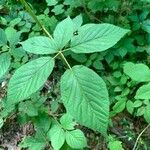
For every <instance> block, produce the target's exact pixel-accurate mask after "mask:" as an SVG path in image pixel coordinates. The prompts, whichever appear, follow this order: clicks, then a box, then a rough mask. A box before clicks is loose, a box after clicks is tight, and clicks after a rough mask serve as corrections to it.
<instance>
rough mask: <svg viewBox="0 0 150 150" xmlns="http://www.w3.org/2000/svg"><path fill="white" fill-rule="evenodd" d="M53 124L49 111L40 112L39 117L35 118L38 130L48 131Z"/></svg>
mask: <svg viewBox="0 0 150 150" xmlns="http://www.w3.org/2000/svg"><path fill="white" fill-rule="evenodd" d="M50 125H51V119H50V117H49V116H48V114H47V113H44V112H42V113H39V115H38V116H37V117H35V118H34V126H35V129H36V130H39V131H44V132H45V133H47V132H48V130H49V128H50Z"/></svg>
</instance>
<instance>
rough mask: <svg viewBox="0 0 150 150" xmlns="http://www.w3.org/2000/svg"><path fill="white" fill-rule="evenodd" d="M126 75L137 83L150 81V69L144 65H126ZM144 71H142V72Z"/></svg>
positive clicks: (130, 63) (128, 63)
mask: <svg viewBox="0 0 150 150" xmlns="http://www.w3.org/2000/svg"><path fill="white" fill-rule="evenodd" d="M123 69H124V73H125V74H127V75H128V76H129V77H130V78H131V79H132V80H134V81H137V82H146V81H150V69H149V68H148V67H147V66H146V65H144V64H134V63H132V62H127V63H125V65H124V68H123ZM141 70H142V71H141Z"/></svg>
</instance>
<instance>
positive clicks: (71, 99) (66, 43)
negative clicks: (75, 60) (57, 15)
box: [0, 4, 129, 150]
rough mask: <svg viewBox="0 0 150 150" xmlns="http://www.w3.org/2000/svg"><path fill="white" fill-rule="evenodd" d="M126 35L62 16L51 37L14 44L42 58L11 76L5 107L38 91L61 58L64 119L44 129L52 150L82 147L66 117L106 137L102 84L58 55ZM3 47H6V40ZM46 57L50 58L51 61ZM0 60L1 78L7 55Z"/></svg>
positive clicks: (100, 46) (101, 46)
mask: <svg viewBox="0 0 150 150" xmlns="http://www.w3.org/2000/svg"><path fill="white" fill-rule="evenodd" d="M26 5H27V4H26ZM45 31H46V30H45ZM128 32H129V30H127V29H123V28H120V27H117V26H114V25H111V24H107V23H102V24H85V25H82V16H81V15H79V16H77V17H76V18H74V19H71V18H70V17H67V18H66V19H64V20H63V21H61V22H60V23H58V24H57V26H56V28H55V30H54V32H53V35H52V36H51V35H50V34H49V33H48V31H46V34H47V35H48V37H46V36H35V37H31V38H29V39H27V40H26V41H23V42H20V44H21V45H22V47H23V49H24V50H25V51H26V52H28V53H32V54H37V55H42V56H41V57H39V58H37V59H34V60H32V61H30V62H28V63H26V64H24V65H22V66H21V67H19V69H17V70H16V71H15V73H14V74H13V76H12V77H11V79H10V81H9V84H8V94H7V104H9V105H15V104H18V103H19V102H22V101H23V100H25V99H28V98H29V97H30V96H31V95H32V94H33V93H35V92H37V91H38V90H39V89H41V88H42V87H43V85H44V84H45V82H46V80H47V79H48V77H49V76H50V74H51V72H52V71H53V69H54V66H55V58H56V57H58V56H61V57H62V60H63V61H64V62H65V63H66V65H67V67H68V69H67V70H66V71H65V73H64V74H63V76H62V77H61V81H60V82H61V84H60V91H61V99H62V102H63V104H64V106H65V108H66V111H67V115H64V116H63V117H62V118H61V119H60V123H58V121H57V122H55V121H54V122H53V123H52V127H51V128H50V129H49V128H48V129H47V133H48V137H49V139H50V140H51V142H52V146H53V148H54V149H56V150H57V149H60V148H61V147H62V145H63V144H64V142H65V140H66V142H67V144H68V145H70V147H72V148H83V147H85V146H86V145H87V144H86V139H85V137H84V134H83V133H82V132H81V130H79V129H76V130H75V129H74V123H73V120H72V118H73V119H75V121H76V122H78V123H79V124H81V125H83V126H86V127H88V128H90V129H93V130H96V131H98V132H100V133H101V134H102V135H104V136H107V127H108V122H109V96H108V91H107V88H106V85H105V82H104V81H103V79H102V78H101V77H100V76H99V75H98V74H97V73H95V72H94V71H93V70H91V69H89V68H87V67H85V66H83V65H75V66H73V67H71V66H70V64H69V63H68V61H67V60H66V58H65V56H64V53H65V52H66V51H71V52H72V53H94V52H101V51H105V50H107V49H109V48H110V47H112V46H114V45H115V44H116V43H117V42H118V41H119V40H120V39H121V38H122V37H123V36H124V35H125V34H127V33H128ZM3 42H5V43H6V39H4V41H3ZM52 54H55V56H53V57H51V56H50V55H52ZM44 55H45V56H44ZM0 57H1V59H0V66H2V68H1V69H0V77H2V76H3V75H4V74H5V73H6V72H7V70H8V68H9V66H10V56H9V53H3V54H1V56H0ZM51 117H52V116H51ZM51 119H52V120H53V119H54V118H53V117H52V118H51ZM66 121H67V122H66ZM50 122H51V121H50ZM26 140H27V141H28V139H26ZM30 140H31V139H30ZM77 143H78V144H77ZM23 146H24V147H25V145H22V147H23ZM40 146H41V147H43V145H40Z"/></svg>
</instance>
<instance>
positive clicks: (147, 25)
mask: <svg viewBox="0 0 150 150" xmlns="http://www.w3.org/2000/svg"><path fill="white" fill-rule="evenodd" d="M142 29H143V30H144V31H145V32H147V33H150V19H147V20H144V21H143V22H142Z"/></svg>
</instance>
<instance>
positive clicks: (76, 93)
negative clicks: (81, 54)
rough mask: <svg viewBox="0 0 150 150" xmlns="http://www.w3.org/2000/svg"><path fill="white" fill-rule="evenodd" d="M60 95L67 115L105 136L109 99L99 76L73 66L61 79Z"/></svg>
mask: <svg viewBox="0 0 150 150" xmlns="http://www.w3.org/2000/svg"><path fill="white" fill-rule="evenodd" d="M61 95H62V101H63V103H64V106H65V107H66V109H67V111H68V113H70V114H71V115H72V116H73V118H74V119H76V120H77V121H78V122H79V123H80V124H81V125H84V126H86V127H89V128H91V129H93V130H97V131H99V132H100V133H102V134H103V135H106V131H107V126H108V117H109V99H108V91H107V89H106V85H105V83H104V81H103V80H102V78H101V77H99V75H97V74H96V73H95V72H94V71H92V70H91V69H88V68H87V67H84V66H74V67H73V68H72V69H71V70H67V71H66V72H65V73H64V75H63V76H62V78H61Z"/></svg>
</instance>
